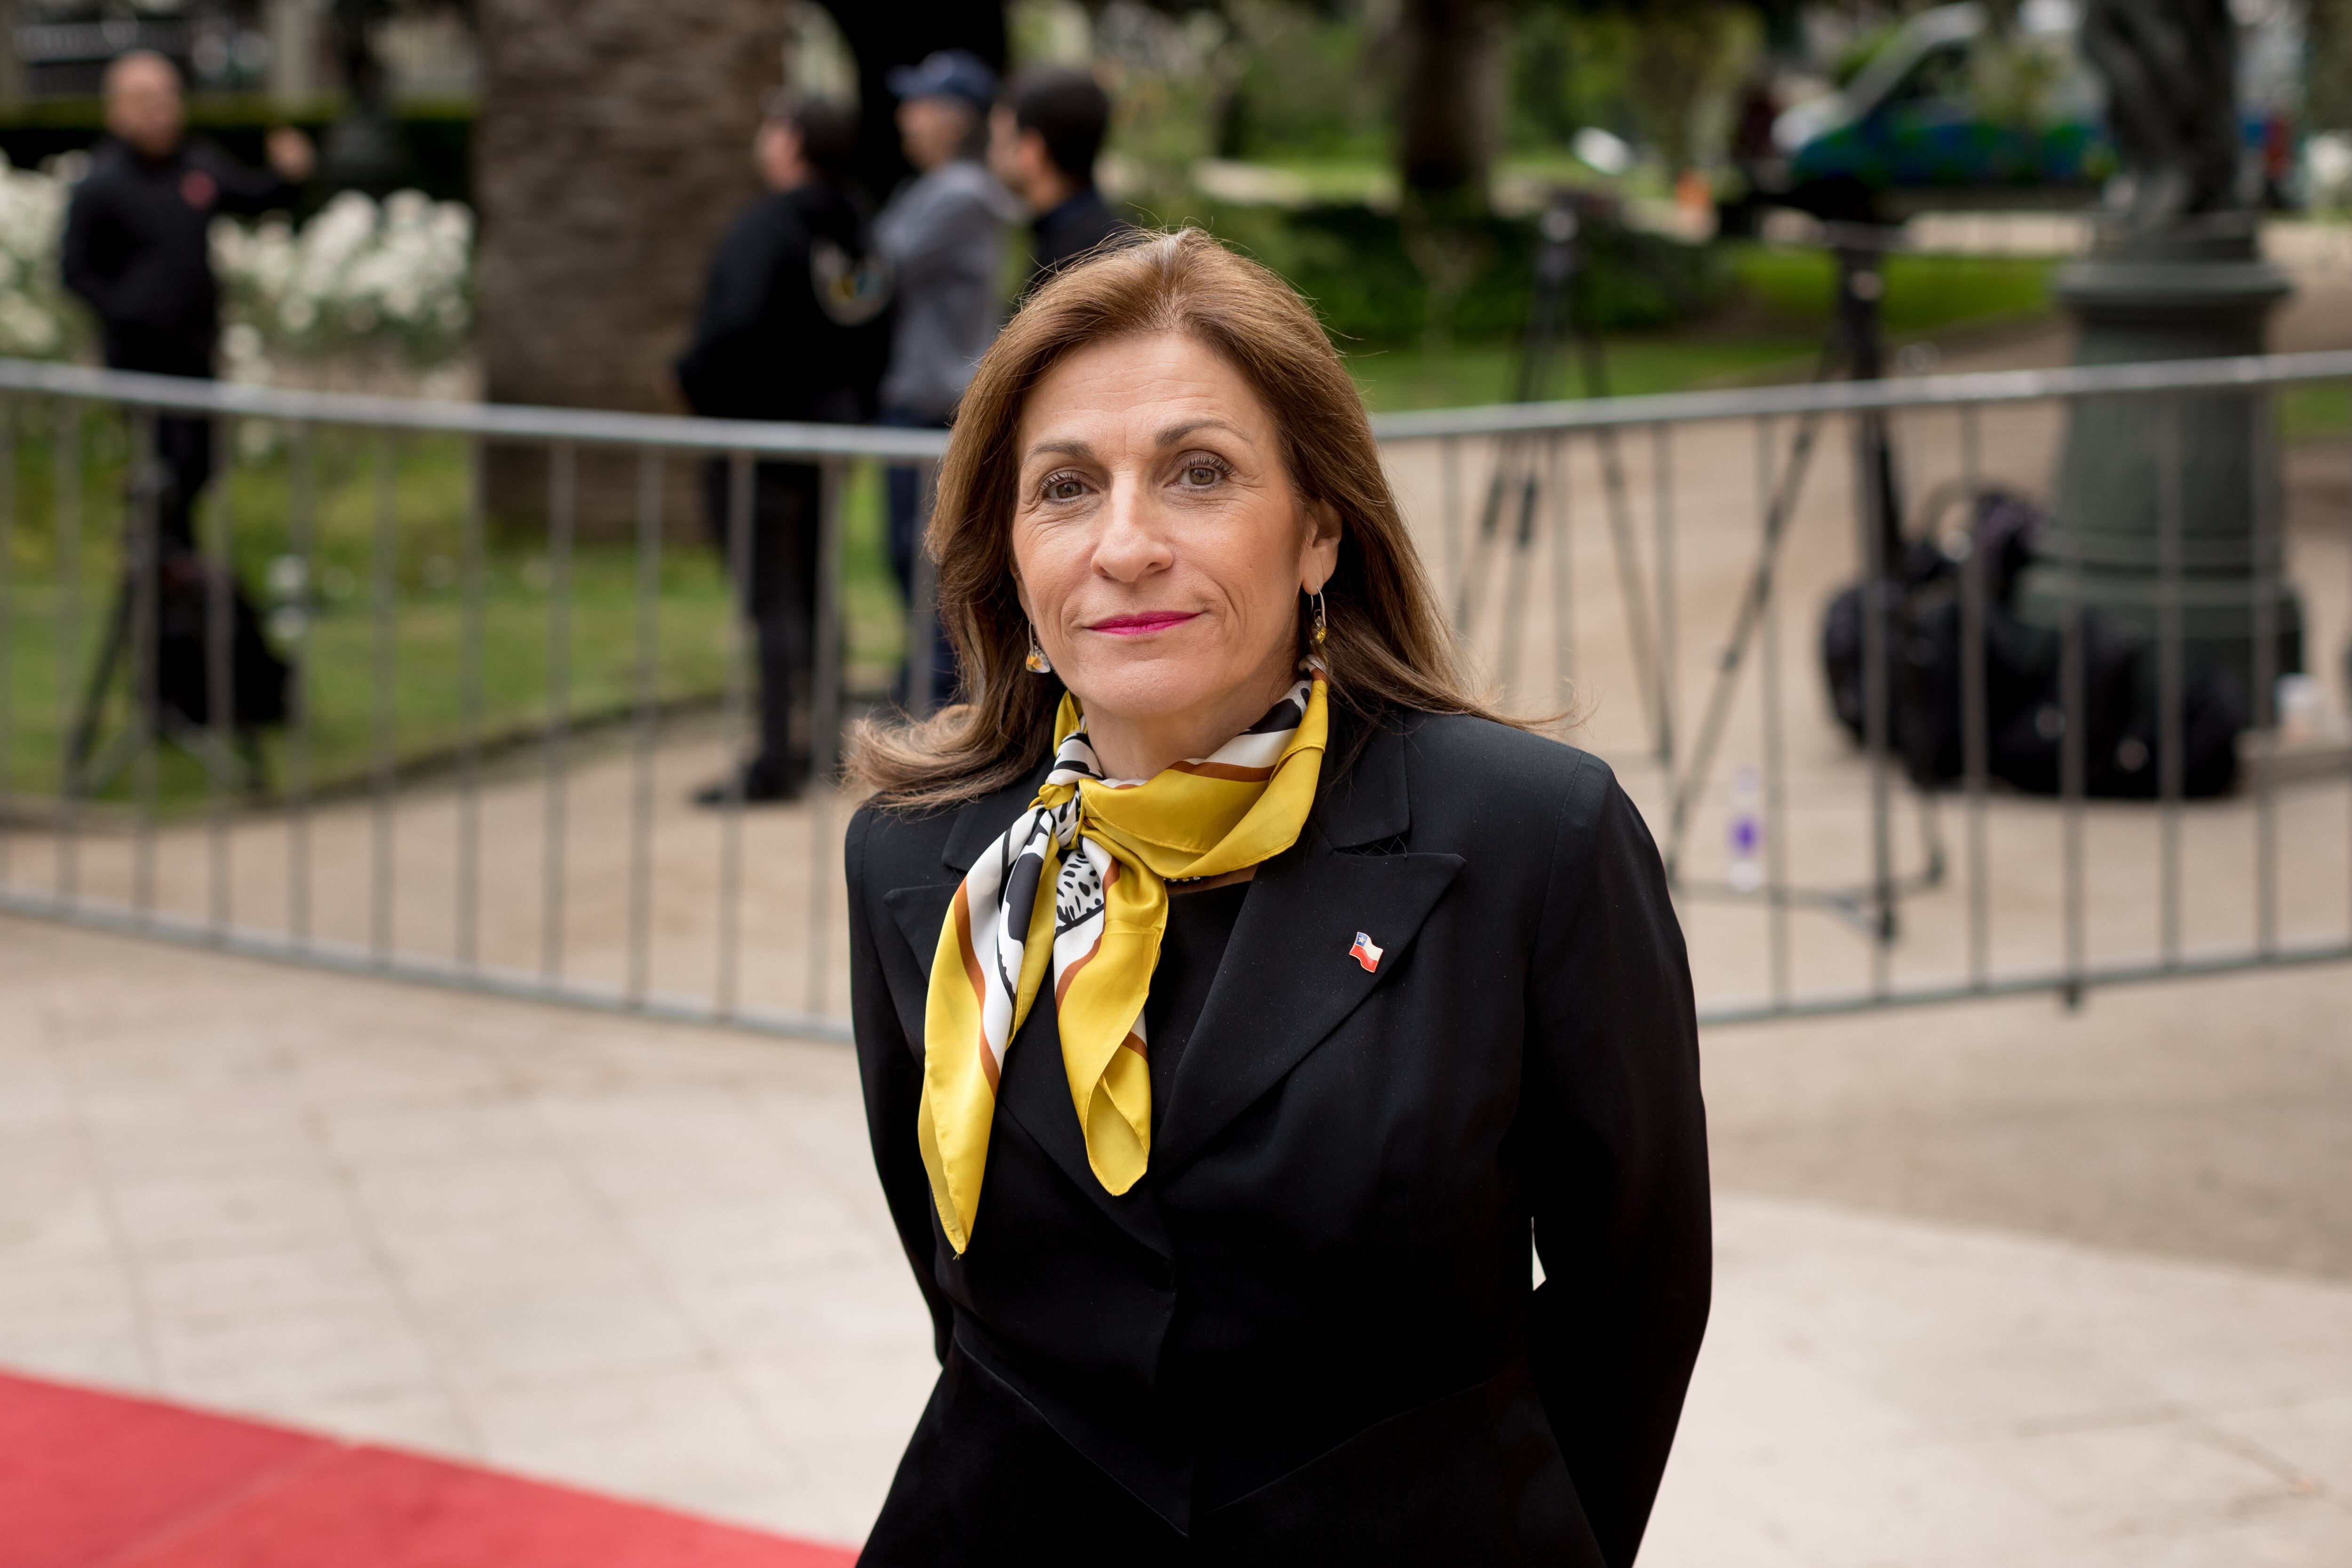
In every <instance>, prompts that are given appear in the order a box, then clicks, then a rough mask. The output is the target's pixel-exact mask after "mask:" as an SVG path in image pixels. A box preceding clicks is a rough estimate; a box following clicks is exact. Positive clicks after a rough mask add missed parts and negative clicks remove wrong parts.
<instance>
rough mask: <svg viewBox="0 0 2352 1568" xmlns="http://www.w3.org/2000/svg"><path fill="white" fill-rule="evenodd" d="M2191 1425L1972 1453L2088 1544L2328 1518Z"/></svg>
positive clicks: (2160, 1425)
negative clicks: (2288, 1517) (2259, 1521)
mask: <svg viewBox="0 0 2352 1568" xmlns="http://www.w3.org/2000/svg"><path fill="white" fill-rule="evenodd" d="M2216 1437H2217V1435H2215V1434H2213V1433H2210V1432H2208V1431H2204V1430H2200V1424H2199V1423H2197V1422H2194V1421H2189V1420H2175V1421H2162V1422H2147V1423H2143V1424H2140V1425H2136V1426H2107V1427H2096V1428H2090V1429H2085V1430H2079V1431H2071V1432H2049V1433H2042V1434H2038V1435H2035V1436H2026V1437H2019V1438H2011V1439H2008V1440H2003V1441H1998V1442H1979V1443H1977V1444H1974V1445H1972V1446H1971V1447H1973V1449H1974V1451H1975V1454H1976V1457H1977V1458H1978V1459H1979V1461H1980V1462H1981V1464H1982V1465H1983V1467H1984V1468H1985V1469H1986V1470H1988V1471H1990V1473H1992V1474H1994V1475H1996V1476H1999V1477H2000V1478H2001V1479H2003V1480H2004V1481H2006V1482H2007V1483H2008V1484H2009V1485H2010V1486H2011V1487H2013V1488H2015V1489H2017V1490H2018V1491H2019V1492H2020V1493H2021V1494H2023V1495H2025V1496H2027V1497H2030V1498H2032V1499H2033V1500H2035V1501H2036V1502H2037V1503H2038V1504H2040V1505H2041V1507H2042V1509H2043V1510H2045V1511H2046V1512H2047V1513H2048V1514H2049V1516H2050V1517H2051V1519H2052V1520H2053V1521H2054V1522H2055V1524H2056V1526H2057V1528H2058V1530H2059V1531H2062V1532H2063V1537H2062V1538H2071V1539H2074V1540H2077V1541H2080V1542H2084V1543H2085V1544H2088V1543H2092V1542H2116V1541H2129V1540H2140V1541H2180V1540H2188V1539H2191V1538H2194V1537H2196V1536H2200V1535H2204V1534H2209V1533H2212V1532H2214V1531H2225V1530H2226V1529H2228V1527H2229V1526H2231V1524H2233V1523H2236V1522H2238V1521H2242V1520H2247V1519H2252V1518H2255V1517H2258V1516H2262V1515H2264V1514H2276V1513H2286V1512H2293V1511H2295V1510H2325V1509H2326V1504H2325V1503H2324V1502H2322V1501H2321V1500H2319V1498H2318V1497H2317V1495H2316V1494H2315V1492H2313V1491H2312V1490H2311V1489H2309V1488H2308V1487H2305V1488H2301V1489H2298V1488H2296V1487H2295V1485H2294V1482H2293V1480H2292V1479H2291V1478H2290V1477H2288V1476H2286V1475H2283V1474H2281V1473H2280V1471H2279V1470H2278V1468H2276V1467H2274V1466H2273V1465H2270V1464H2266V1463H2264V1462H2263V1461H2262V1459H2261V1458H2259V1457H2257V1456H2254V1455H2252V1454H2250V1453H2248V1452H2247V1451H2246V1450H2245V1449H2244V1448H2242V1447H2239V1446H2236V1445H2232V1444H2230V1443H2227V1442H2223V1441H2218V1440H2216Z"/></svg>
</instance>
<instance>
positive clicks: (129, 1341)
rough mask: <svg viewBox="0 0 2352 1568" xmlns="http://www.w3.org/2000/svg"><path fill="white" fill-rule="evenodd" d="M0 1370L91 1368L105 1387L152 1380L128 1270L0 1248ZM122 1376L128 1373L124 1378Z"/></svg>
mask: <svg viewBox="0 0 2352 1568" xmlns="http://www.w3.org/2000/svg"><path fill="white" fill-rule="evenodd" d="M0 1366H17V1367H23V1368H26V1369H28V1370H41V1369H54V1373H55V1375H59V1376H64V1375H67V1374H68V1371H69V1369H72V1368H75V1367H82V1366H98V1367H103V1368H107V1369H110V1370H109V1371H107V1372H106V1373H103V1374H100V1373H93V1374H92V1375H94V1376H100V1380H101V1381H104V1382H109V1383H121V1382H124V1381H126V1380H127V1381H129V1382H131V1384H133V1385H134V1386H135V1385H137V1384H142V1383H143V1382H144V1381H145V1380H146V1378H148V1377H150V1376H152V1375H153V1373H154V1366H153V1363H152V1359H151V1357H150V1354H149V1342H148V1337H147V1322H146V1317H145V1314H144V1312H143V1310H142V1307H141V1303H140V1298H139V1292H138V1288H137V1285H136V1282H135V1281H134V1280H133V1279H131V1273H130V1270H129V1269H128V1268H125V1267H124V1266H123V1265H122V1263H121V1261H120V1260H119V1259H117V1258H112V1257H110V1256H103V1255H100V1256H93V1257H89V1258H73V1259H64V1260H59V1259H53V1258H42V1259H35V1258H29V1257H27V1256H26V1255H24V1254H23V1253H20V1252H17V1251H15V1250H14V1249H7V1248H0ZM124 1369H129V1370H124Z"/></svg>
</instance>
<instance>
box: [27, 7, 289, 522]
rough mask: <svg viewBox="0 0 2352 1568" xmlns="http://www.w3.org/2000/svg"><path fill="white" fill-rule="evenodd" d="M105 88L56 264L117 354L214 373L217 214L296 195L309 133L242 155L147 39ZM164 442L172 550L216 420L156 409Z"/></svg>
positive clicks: (163, 367) (147, 365)
mask: <svg viewBox="0 0 2352 1568" xmlns="http://www.w3.org/2000/svg"><path fill="white" fill-rule="evenodd" d="M105 92H106V128H107V131H108V132H109V133H110V134H109V135H108V138H107V140H105V141H104V142H100V144H99V148H98V152H97V154H96V156H95V157H94V158H93V160H92V161H91V164H90V171H89V176H88V177H87V178H85V179H84V180H83V181H82V182H81V184H79V185H77V186H76V187H74V194H73V202H72V205H71V206H70V207H69V208H68V212H67V214H66V229H65V238H64V243H63V247H62V250H63V254H62V256H61V257H60V258H59V262H60V266H59V270H60V271H61V272H62V273H63V274H64V277H65V283H66V287H67V288H68V289H72V290H73V291H74V292H75V293H76V294H79V295H80V296H81V297H82V298H83V299H84V300H88V301H89V305H90V308H91V309H92V310H96V311H97V312H98V320H99V325H100V331H101V333H102V335H103V339H104V343H105V352H106V363H108V364H109V365H110V366H111V367H112V368H114V369H116V370H135V371H146V372H150V373H152V374H158V375H184V376H194V377H199V378H209V377H210V376H211V375H212V374H213V353H214V351H215V348H216V347H217V346H218V343H219V340H220V289H219V286H218V284H217V283H216V282H215V280H214V278H213V266H212V253H211V247H210V242H209V238H208V232H207V231H208V230H209V229H210V228H211V226H212V220H213V218H214V216H215V215H216V214H220V213H238V214H254V213H261V212H267V211H268V210H270V209H271V208H273V207H285V206H290V205H293V203H294V200H295V198H296V196H297V195H299V193H298V191H297V190H296V188H295V184H296V182H298V181H301V180H304V179H308V178H309V177H310V168H311V164H312V161H313V160H312V155H311V149H310V139H309V138H308V137H306V136H304V135H303V134H302V132H299V131H297V130H294V129H293V128H291V127H290V126H280V127H278V129H277V130H275V131H273V132H270V133H269V141H268V155H269V164H270V167H269V171H268V173H263V172H259V171H256V170H252V169H247V168H246V167H244V166H243V165H242V164H239V163H236V161H235V160H234V159H232V158H230V157H229V156H228V155H227V154H226V153H223V152H222V151H221V150H220V149H219V148H217V147H215V146H214V145H213V144H212V143H210V142H205V141H201V140H197V139H194V138H191V137H189V136H188V135H187V134H186V123H187V121H186V115H185V112H184V108H183V106H182V103H181V100H180V77H179V72H178V71H177V70H176V69H175V68H173V65H172V62H171V61H169V60H167V59H165V58H163V56H162V55H159V54H154V53H152V52H151V51H148V50H144V49H140V50H133V51H132V52H131V53H129V54H125V55H122V56H120V57H118V58H116V59H115V60H114V62H113V63H112V64H111V65H110V66H108V67H107V68H106V81H105ZM155 446H156V457H157V458H158V460H159V463H160V466H161V468H162V478H163V484H162V488H161V489H160V490H159V492H158V494H157V497H156V526H157V528H158V529H159V531H161V533H162V535H163V540H164V542H165V543H166V547H167V548H169V547H170V546H172V545H174V544H176V545H178V546H181V547H185V546H187V545H188V544H189V543H190V542H192V540H193V538H194V528H193V524H192V522H191V521H190V517H191V513H192V511H193V510H194V506H195V501H196V496H197V493H198V492H199V491H201V490H202V489H204V487H205V482H206V481H207V480H208V479H210V478H211V477H212V421H211V420H209V419H190V418H159V419H157V420H156V421H155Z"/></svg>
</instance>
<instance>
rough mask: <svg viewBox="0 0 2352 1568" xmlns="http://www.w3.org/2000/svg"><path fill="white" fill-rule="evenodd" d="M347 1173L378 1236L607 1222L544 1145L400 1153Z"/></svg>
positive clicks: (582, 1229) (576, 1227)
mask: <svg viewBox="0 0 2352 1568" xmlns="http://www.w3.org/2000/svg"><path fill="white" fill-rule="evenodd" d="M350 1175H351V1184H352V1194H353V1196H354V1198H355V1199H356V1201H357V1203H358V1205H359V1207H360V1208H361V1210H362V1212H363V1213H364V1214H365V1215H367V1221H368V1225H369V1226H370V1228H371V1229H373V1231H374V1232H375V1233H376V1234H378V1235H380V1236H400V1235H430V1236H445V1235H448V1234H451V1233H471V1234H492V1235H518V1234H525V1233H529V1232H532V1231H540V1230H557V1231H565V1232H572V1233H586V1232H592V1231H596V1230H601V1229H604V1228H608V1226H607V1222H606V1220H605V1217H604V1213H603V1211H602V1208H601V1206H600V1205H597V1204H596V1203H595V1202H594V1200H593V1197H592V1196H591V1195H590V1194H588V1193H586V1192H584V1191H583V1190H582V1188H581V1185H580V1183H579V1181H578V1179H577V1178H576V1177H575V1176H574V1175H573V1174H572V1172H571V1171H570V1170H568V1169H567V1168H566V1167H565V1166H564V1164H563V1163H562V1160H560V1159H559V1158H557V1157H555V1156H554V1155H553V1154H552V1153H551V1152H549V1151H546V1150H535V1151H531V1152H525V1153H513V1154H504V1153H501V1154H460V1155H451V1156H447V1157H445V1158H442V1159H435V1160H411V1161H404V1162H401V1163H397V1164H376V1165H370V1166H367V1167H363V1168H362V1169H360V1170H357V1171H353V1172H352V1173H350Z"/></svg>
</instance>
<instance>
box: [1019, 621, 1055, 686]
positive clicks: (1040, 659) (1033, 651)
mask: <svg viewBox="0 0 2352 1568" xmlns="http://www.w3.org/2000/svg"><path fill="white" fill-rule="evenodd" d="M1021 662H1022V663H1024V664H1025V665H1027V666H1028V667H1029V672H1030V673H1031V674H1032V675H1051V674H1053V673H1054V661H1053V660H1051V659H1049V658H1046V657H1045V649H1044V648H1042V647H1038V646H1037V629H1036V628H1035V627H1034V626H1032V627H1030V628H1029V657H1028V658H1025V659H1023V660H1022V661H1021Z"/></svg>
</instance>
